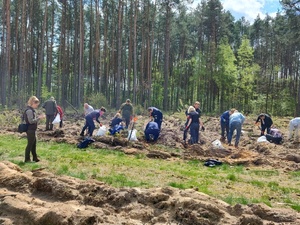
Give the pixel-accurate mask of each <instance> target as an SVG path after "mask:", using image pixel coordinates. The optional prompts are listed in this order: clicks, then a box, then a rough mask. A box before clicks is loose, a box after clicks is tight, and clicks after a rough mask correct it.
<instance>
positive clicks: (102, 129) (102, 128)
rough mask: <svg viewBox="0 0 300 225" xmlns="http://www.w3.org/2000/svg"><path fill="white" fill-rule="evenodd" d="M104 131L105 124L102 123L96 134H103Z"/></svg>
mask: <svg viewBox="0 0 300 225" xmlns="http://www.w3.org/2000/svg"><path fill="white" fill-rule="evenodd" d="M105 133H106V126H104V125H102V126H101V127H100V128H99V129H98V131H97V134H96V136H104V135H105Z"/></svg>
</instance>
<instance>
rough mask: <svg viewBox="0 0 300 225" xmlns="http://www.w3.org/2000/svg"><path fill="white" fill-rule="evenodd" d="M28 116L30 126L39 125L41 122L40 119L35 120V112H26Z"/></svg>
mask: <svg viewBox="0 0 300 225" xmlns="http://www.w3.org/2000/svg"><path fill="white" fill-rule="evenodd" d="M26 116H27V120H28V122H29V123H30V124H34V123H37V122H38V121H39V120H40V118H39V117H37V118H33V111H32V110H26Z"/></svg>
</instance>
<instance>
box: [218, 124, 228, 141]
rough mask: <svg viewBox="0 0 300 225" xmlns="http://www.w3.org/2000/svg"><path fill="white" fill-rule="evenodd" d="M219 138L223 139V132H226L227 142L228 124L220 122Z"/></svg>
mask: <svg viewBox="0 0 300 225" xmlns="http://www.w3.org/2000/svg"><path fill="white" fill-rule="evenodd" d="M220 123H221V137H225V131H226V136H227V140H228V134H229V123H228V122H224V121H222V120H221V122H220Z"/></svg>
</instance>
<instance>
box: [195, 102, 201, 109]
mask: <svg viewBox="0 0 300 225" xmlns="http://www.w3.org/2000/svg"><path fill="white" fill-rule="evenodd" d="M199 107H200V102H198V101H196V102H195V103H194V108H195V109H199Z"/></svg>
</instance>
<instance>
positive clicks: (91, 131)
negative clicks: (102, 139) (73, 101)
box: [85, 117, 95, 136]
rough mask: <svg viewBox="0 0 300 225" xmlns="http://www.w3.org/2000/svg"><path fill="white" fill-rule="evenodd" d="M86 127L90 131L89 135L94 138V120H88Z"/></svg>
mask: <svg viewBox="0 0 300 225" xmlns="http://www.w3.org/2000/svg"><path fill="white" fill-rule="evenodd" d="M85 126H86V127H87V128H88V130H89V135H90V136H93V132H94V130H95V124H94V120H93V119H92V118H89V117H88V118H86V123H85Z"/></svg>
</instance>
